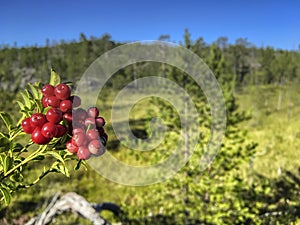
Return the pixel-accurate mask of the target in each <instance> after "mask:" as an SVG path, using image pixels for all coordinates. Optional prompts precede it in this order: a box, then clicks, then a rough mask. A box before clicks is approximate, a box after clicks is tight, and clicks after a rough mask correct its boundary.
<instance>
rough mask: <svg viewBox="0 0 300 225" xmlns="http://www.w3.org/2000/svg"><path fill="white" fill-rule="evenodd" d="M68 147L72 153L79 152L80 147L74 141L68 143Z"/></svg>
mask: <svg viewBox="0 0 300 225" xmlns="http://www.w3.org/2000/svg"><path fill="white" fill-rule="evenodd" d="M66 147H67V149H68V150H69V152H71V153H77V151H78V146H77V145H76V144H75V143H74V142H73V141H72V139H70V140H68V141H67V143H66Z"/></svg>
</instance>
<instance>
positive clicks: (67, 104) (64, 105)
mask: <svg viewBox="0 0 300 225" xmlns="http://www.w3.org/2000/svg"><path fill="white" fill-rule="evenodd" d="M59 108H60V110H61V111H62V112H70V111H72V102H71V100H67V99H66V100H62V101H61V102H60V105H59Z"/></svg>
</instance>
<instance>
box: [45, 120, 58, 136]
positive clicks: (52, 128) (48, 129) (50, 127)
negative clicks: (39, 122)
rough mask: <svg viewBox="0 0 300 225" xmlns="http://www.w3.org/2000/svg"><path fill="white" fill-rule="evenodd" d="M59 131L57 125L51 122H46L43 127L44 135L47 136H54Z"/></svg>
mask: <svg viewBox="0 0 300 225" xmlns="http://www.w3.org/2000/svg"><path fill="white" fill-rule="evenodd" d="M57 132H58V130H57V127H56V125H55V124H54V123H51V122H48V123H45V124H44V125H43V126H42V129H41V133H42V135H44V136H45V137H46V138H53V137H54V136H56V135H57Z"/></svg>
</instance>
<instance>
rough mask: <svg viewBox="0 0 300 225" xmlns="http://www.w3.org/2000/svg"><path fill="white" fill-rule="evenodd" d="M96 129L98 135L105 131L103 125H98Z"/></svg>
mask: <svg viewBox="0 0 300 225" xmlns="http://www.w3.org/2000/svg"><path fill="white" fill-rule="evenodd" d="M97 130H98V132H99V134H100V136H103V134H104V132H105V130H104V128H103V127H98V128H97Z"/></svg>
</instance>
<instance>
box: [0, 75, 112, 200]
mask: <svg viewBox="0 0 300 225" xmlns="http://www.w3.org/2000/svg"><path fill="white" fill-rule="evenodd" d="M60 80H61V79H60V77H59V75H58V74H57V73H55V72H54V71H53V70H51V76H50V82H49V83H48V84H41V83H40V82H36V83H34V84H28V89H25V91H24V92H22V93H20V95H21V97H22V100H21V101H17V103H18V105H19V107H20V112H21V114H22V116H21V118H20V120H19V122H17V123H16V124H15V123H14V120H13V118H12V117H11V116H10V115H9V114H8V113H6V112H0V118H1V119H2V121H3V122H4V124H5V126H6V128H7V129H6V131H3V132H2V131H0V193H1V194H2V196H1V195H0V198H1V199H0V201H4V202H5V204H7V205H8V204H9V203H10V200H11V196H12V194H13V193H14V192H15V191H17V190H19V189H22V188H29V187H30V186H32V185H34V184H36V183H37V182H39V181H40V180H41V179H42V178H44V177H45V176H46V175H47V174H49V173H61V174H64V175H65V176H67V177H69V171H68V168H67V165H66V162H67V161H75V162H76V163H75V166H74V170H77V169H79V168H80V166H81V165H83V166H86V164H85V160H87V159H89V158H90V157H92V156H95V157H96V156H100V155H102V154H104V152H105V150H106V148H105V146H106V142H107V138H108V136H107V134H106V133H105V130H104V128H103V126H104V125H105V120H104V118H103V117H100V116H99V109H98V108H97V107H95V106H91V107H90V108H88V109H87V110H85V109H83V108H78V107H79V106H80V105H81V99H80V97H79V96H76V95H71V88H70V86H69V85H68V84H64V83H61V82H60ZM24 137H25V138H24ZM24 140H26V141H24ZM49 157H52V158H53V160H47V161H43V160H44V159H46V158H49ZM41 161H43V165H44V170H43V171H42V172H41V174H40V175H39V176H38V177H36V178H35V179H32V178H31V175H30V174H28V170H27V169H28V168H29V166H31V165H32V164H34V163H41ZM49 162H50V163H49Z"/></svg>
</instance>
